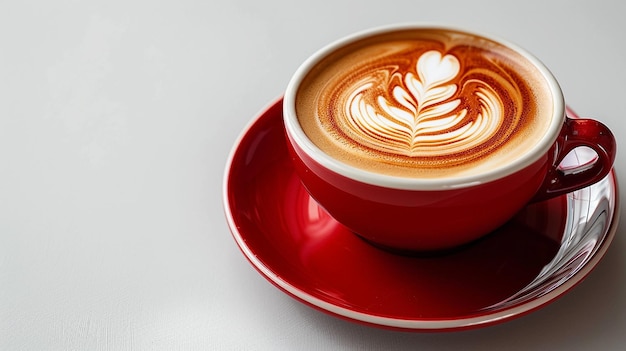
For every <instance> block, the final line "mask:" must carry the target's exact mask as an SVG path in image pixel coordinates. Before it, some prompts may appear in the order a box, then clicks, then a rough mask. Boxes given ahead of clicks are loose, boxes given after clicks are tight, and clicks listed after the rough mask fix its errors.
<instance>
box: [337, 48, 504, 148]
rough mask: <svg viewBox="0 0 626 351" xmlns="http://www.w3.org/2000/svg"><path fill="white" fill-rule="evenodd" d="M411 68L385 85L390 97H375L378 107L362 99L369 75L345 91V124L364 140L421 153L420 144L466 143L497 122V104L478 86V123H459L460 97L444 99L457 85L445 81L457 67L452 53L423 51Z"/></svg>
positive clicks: (461, 115) (478, 138) (464, 112)
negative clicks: (347, 93) (399, 82)
mask: <svg viewBox="0 0 626 351" xmlns="http://www.w3.org/2000/svg"><path fill="white" fill-rule="evenodd" d="M415 68H416V73H417V74H414V73H413V72H407V73H406V74H405V75H404V77H403V78H402V83H403V86H401V85H396V86H394V87H393V88H392V89H391V97H392V98H393V100H394V101H393V102H390V101H388V100H387V98H385V97H384V96H382V95H381V96H378V97H377V98H376V100H375V101H376V104H377V105H378V106H371V105H370V104H368V103H367V102H366V100H367V99H365V98H364V97H363V94H364V93H365V91H367V90H368V89H369V88H371V87H372V86H373V83H372V81H370V80H368V81H367V83H365V84H363V85H362V86H361V87H360V88H359V89H356V90H355V91H354V92H353V93H352V94H351V96H350V98H349V99H348V105H347V106H346V114H347V117H348V118H347V119H348V124H350V125H351V126H352V130H353V133H355V134H356V135H360V136H361V139H363V140H362V141H363V142H364V143H365V144H367V145H369V146H370V147H374V148H376V149H379V150H384V151H387V152H392V153H396V154H403V155H406V156H415V155H417V154H424V152H423V149H424V148H425V147H432V146H442V145H446V147H448V148H450V149H458V147H459V146H461V145H464V146H466V147H470V146H471V145H475V144H476V143H477V142H481V141H484V140H485V137H486V135H488V134H489V133H490V132H493V125H494V123H495V124H498V122H497V121H493V117H497V114H494V113H493V112H494V111H493V110H497V109H498V108H497V107H495V108H494V105H496V106H497V105H498V103H499V99H498V98H497V96H496V94H495V92H493V91H489V90H484V89H483V90H481V91H479V92H478V93H477V95H478V96H479V99H480V100H481V101H482V102H483V106H482V113H481V114H480V118H479V119H483V120H482V121H475V122H478V123H473V122H469V123H464V124H463V123H462V122H463V120H464V117H465V116H466V115H467V110H466V109H461V110H458V111H457V109H458V107H459V105H460V103H461V100H460V99H454V100H450V99H451V98H452V97H453V96H454V94H455V93H456V92H457V89H458V87H457V85H456V84H455V83H451V82H450V81H452V80H453V79H454V78H455V77H456V76H457V75H458V74H459V72H460V68H461V67H460V63H459V61H458V59H457V58H456V57H454V56H453V55H449V54H448V55H442V54H441V53H440V52H438V51H435V50H432V51H428V52H425V53H424V54H422V55H421V56H420V57H419V59H418V60H417V62H416V65H415ZM455 111H456V112H455ZM485 119H486V120H485ZM496 119H497V118H496ZM489 120H491V123H489V122H488V121H489ZM483 128H484V129H485V130H481V129H483ZM455 144H456V145H455ZM420 150H421V151H420ZM457 151H458V150H457ZM426 153H427V152H426Z"/></svg>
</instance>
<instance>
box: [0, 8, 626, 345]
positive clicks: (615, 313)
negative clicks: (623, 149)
mask: <svg viewBox="0 0 626 351" xmlns="http://www.w3.org/2000/svg"><path fill="white" fill-rule="evenodd" d="M625 13H626V3H625V2H619V1H597V0H596V1H565V0H563V1H549V0H541V1H529V0H527V1H510V2H506V1H477V0H474V1H451V0H449V1H434V0H431V1H417V0H407V1H396V0H385V1H365V0H362V1H352V2H349V1H343V0H328V1H326V0H316V1H278V0H267V1H252V0H251V1H228V2H223V3H219V2H216V1H210V0H209V1H207V0H202V1H190V0H177V1H174V0H171V1H130V0H125V1H78V0H75V1H69V0H68V1H2V2H1V3H0V350H207V349H219V350H231V349H234V350H265V349H268V350H269V349H271V350H281V349H283V350H296V349H298V350H306V349H319V350H322V349H334V350H342V349H348V350H350V349H358V350H369V349H371V350H379V349H411V350H415V349H420V350H421V349H437V350H459V349H463V350H471V349H476V350H484V349H491V350H504V349H506V350H566V349H567V350H617V349H622V348H621V347H623V345H624V342H626V332H625V331H626V279H625V278H626V236H625V235H624V234H625V233H624V231H625V230H626V226H621V227H620V229H618V232H617V236H616V239H615V241H614V243H613V245H612V246H611V248H610V249H609V251H608V253H607V255H606V256H605V258H604V260H603V261H602V262H601V263H600V265H599V266H598V267H597V268H596V270H595V271H593V272H592V274H591V275H590V276H589V277H588V278H587V279H586V280H585V281H584V282H583V283H582V284H580V285H579V286H577V287H576V288H575V289H574V290H573V291H571V292H570V293H569V294H567V295H566V296H564V297H563V298H561V299H559V300H558V301H556V302H555V303H553V304H551V305H549V306H547V307H546V308H543V309H541V310H539V311H537V312H535V313H532V314H530V315H528V316H525V317H522V318H520V319H516V320H513V321H511V322H508V323H505V324H501V325H497V326H494V327H489V328H486V329H479V330H474V331H465V332H456V333H443V334H415V333H402V332H394V331H386V330H379V329H376V328H371V327H366V326H361V325H356V324H353V323H350V322H346V321H343V320H339V319H337V318H334V317H331V316H328V315H326V314H323V313H321V312H318V311H316V310H313V309H311V308H309V307H307V306H304V305H302V304H300V303H299V302H297V301H295V300H293V299H291V298H290V297H288V296H286V295H285V294H283V293H282V292H280V291H279V290H278V289H276V288H275V287H274V286H272V285H271V284H270V283H268V282H267V281H266V280H265V279H264V278H263V277H261V276H260V275H259V274H258V273H257V272H256V271H255V270H254V269H253V268H252V266H251V265H250V264H249V263H248V262H247V261H246V259H245V258H244V257H243V255H242V254H241V253H240V251H239V250H238V248H237V246H236V244H235V242H234V240H233V239H232V237H231V234H230V232H229V230H228V228H227V225H226V221H225V219H224V212H223V207H222V198H221V187H222V179H223V170H224V166H225V162H226V158H227V155H228V152H229V151H230V149H231V148H232V146H233V143H234V141H235V139H236V137H237V136H238V135H239V133H240V132H241V130H242V129H243V128H244V126H245V125H246V124H247V123H248V122H249V121H250V120H251V119H252V117H253V116H254V115H255V114H256V113H257V111H259V110H260V109H261V108H262V107H263V106H265V105H266V104H267V103H268V102H269V101H270V100H273V99H274V98H276V97H277V96H279V95H280V94H281V93H282V92H283V90H284V88H285V86H286V85H287V82H288V79H289V77H290V76H291V74H292V73H293V72H294V71H295V69H296V68H297V66H298V65H299V64H300V63H301V62H302V61H303V60H304V59H305V58H306V57H307V56H308V55H310V54H311V53H312V52H313V51H315V50H317V49H318V48H319V47H321V46H322V45H324V44H326V43H328V42H330V41H332V40H335V39H337V38H339V37H342V36H344V35H347V34H349V33H352V32H354V31H358V30H362V29H366V28H370V27H374V26H379V25H385V24H391V23H396V22H415V21H428V22H432V21H435V22H441V23H447V24H452V25H457V26H463V27H468V28H472V29H476V30H479V31H484V32H488V33H492V34H495V35H498V36H501V37H504V38H507V39H509V40H511V41H513V42H515V43H517V44H519V45H521V46H523V47H525V48H526V49H528V50H529V51H531V52H532V53H534V54H535V55H536V56H538V57H539V58H540V59H541V60H542V61H543V62H544V63H545V64H546V65H547V66H548V67H550V69H551V70H552V71H553V73H554V74H555V76H556V77H557V79H558V80H559V81H560V83H561V85H562V88H563V91H564V93H565V96H566V99H567V101H568V103H569V104H570V105H571V106H572V107H573V108H574V109H575V110H576V111H577V112H578V113H579V114H580V115H581V116H589V117H594V118H597V119H599V120H601V121H603V122H604V123H606V124H607V125H608V126H609V127H610V128H612V129H613V130H614V132H615V134H616V136H617V138H618V140H619V141H623V140H624V138H625V137H626V123H624V121H623V119H624V118H626V113H625V112H624V110H625V109H624V106H625V103H626V88H625V85H624V82H626V69H625V65H626V42H625V41H624V35H625V34H626V20H625V19H624V14H625ZM625 157H626V156H625V155H624V153H619V154H618V156H617V161H616V171H617V174H618V177H619V181H620V183H626V179H625V178H624V177H626V169H625V168H624V159H625ZM620 198H621V196H620ZM622 218H623V220H626V216H622ZM623 220H622V221H623Z"/></svg>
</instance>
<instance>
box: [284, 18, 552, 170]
mask: <svg viewBox="0 0 626 351" xmlns="http://www.w3.org/2000/svg"><path fill="white" fill-rule="evenodd" d="M296 111H297V115H298V119H299V122H300V124H301V126H302V128H303V130H304V131H305V133H306V134H307V136H308V137H309V138H310V139H311V140H312V141H313V143H315V144H316V145H317V146H318V147H319V148H320V149H322V150H323V151H324V152H325V153H327V154H329V155H331V156H332V157H334V158H336V159H339V160H341V161H342V162H345V163H347V164H349V165H352V166H355V167H357V168H361V169H365V170H368V171H372V172H376V173H382V174H387V175H393V176H404V177H424V178H429V177H445V176H462V175H468V174H474V173H478V172H483V171H485V170H490V169H492V168H494V167H499V166H501V165H502V164H503V163H509V162H512V161H513V160H514V159H516V158H518V157H519V156H521V155H523V154H524V153H526V152H528V150H530V149H531V148H532V147H533V146H534V145H535V144H536V143H537V140H539V139H540V138H541V137H542V136H543V135H544V133H545V131H546V130H547V128H548V125H549V124H550V119H551V116H552V112H553V111H552V100H551V92H550V91H549V88H548V86H547V83H546V82H545V80H544V78H543V76H542V75H541V73H540V72H539V71H538V70H536V68H535V67H534V66H533V65H532V63H530V62H528V61H527V60H526V59H525V58H524V57H522V56H521V55H520V54H518V53H517V52H515V51H513V50H511V49H509V48H507V47H505V46H502V45H500V44H498V43H495V42H493V41H490V40H488V39H486V38H482V37H478V36H473V35H467V34H463V33H458V32H450V31H441V30H408V31H399V32H394V33H390V34H383V35H378V36H375V37H372V38H369V39H364V40H361V41H357V42H355V43H352V44H350V45H347V46H344V47H343V48H341V49H339V50H336V51H335V52H333V53H331V54H330V55H328V56H326V57H325V58H324V59H323V60H321V61H320V62H319V63H317V64H316V65H315V66H314V67H313V68H312V69H311V71H310V73H309V74H308V75H307V76H306V77H305V79H304V80H303V81H302V84H301V86H300V88H299V90H298V92H297V97H296Z"/></svg>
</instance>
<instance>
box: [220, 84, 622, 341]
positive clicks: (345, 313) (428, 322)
mask: <svg viewBox="0 0 626 351" xmlns="http://www.w3.org/2000/svg"><path fill="white" fill-rule="evenodd" d="M282 100H283V96H282V95H281V96H279V97H276V98H274V99H272V100H271V101H270V102H269V103H268V104H266V105H265V106H264V107H263V108H261V109H260V110H259V112H257V113H256V114H255V115H254V117H253V118H252V119H251V120H250V121H249V122H248V123H247V124H246V126H245V127H244V129H243V130H242V132H241V133H240V134H239V136H238V137H237V139H236V140H235V142H234V145H233V147H232V149H231V150H230V153H229V155H228V159H227V162H226V167H225V168H224V178H223V186H222V200H223V205H224V211H225V215H226V220H227V223H228V227H229V229H230V232H231V234H232V236H233V238H234V239H235V242H236V244H237V246H238V247H239V249H240V251H241V252H242V253H243V255H244V256H245V257H246V259H247V260H248V261H249V262H250V263H251V264H252V266H253V267H254V268H255V269H256V270H257V271H258V272H259V273H260V274H261V275H262V276H263V277H264V278H266V279H267V280H268V281H269V282H270V283H272V284H273V285H274V286H276V287H277V288H279V289H280V290H282V291H283V292H285V293H287V295H289V296H291V297H293V298H295V299H297V300H299V301H301V302H303V303H305V304H307V305H308V306H310V307H313V308H315V309H318V310H320V311H322V312H325V313H329V314H331V315H334V316H336V317H339V318H342V319H346V320H349V321H352V322H357V323H360V324H366V325H372V326H376V327H383V328H388V329H395V330H407V331H453V330H464V329H474V328H479V327H485V326H488V325H493V324H498V323H502V322H505V321H508V320H510V319H513V318H517V317H521V316H524V315H526V314H529V313H531V312H533V311H535V310H537V309H540V308H542V307H544V306H546V305H547V304H549V303H551V302H554V301H556V300H558V299H559V298H560V297H561V296H563V295H564V294H565V293H567V292H569V291H570V290H571V289H573V288H574V287H575V286H576V285H578V284H579V283H581V282H582V281H583V280H585V278H586V277H587V276H588V275H589V274H590V273H591V272H592V271H593V269H595V268H596V266H597V265H598V263H599V262H600V261H601V260H602V258H604V256H605V255H606V252H607V251H608V248H609V247H610V245H611V243H612V241H613V239H614V237H615V234H616V231H617V227H618V225H617V223H618V222H619V217H620V205H621V204H620V199H619V196H615V203H614V209H613V216H612V217H611V219H610V225H609V228H608V229H607V230H606V231H605V233H604V235H603V236H602V243H601V244H600V245H599V246H598V247H597V250H596V251H595V252H594V253H593V256H592V257H591V258H590V259H589V260H588V261H587V262H586V263H585V264H584V265H583V266H582V267H581V268H580V269H579V270H578V271H577V272H576V273H575V274H573V275H572V276H570V277H568V278H567V279H566V280H565V281H564V282H562V283H561V284H560V285H559V286H557V287H556V288H554V289H553V290H551V291H549V292H548V293H546V294H545V295H542V296H540V297H537V298H534V299H531V300H529V301H524V302H520V303H519V304H515V305H512V306H509V307H506V308H503V309H501V310H497V311H493V312H486V313H481V314H473V315H470V316H467V317H462V316H461V317H459V318H455V317H444V318H424V319H413V318H410V319H409V318H394V317H388V316H381V315H375V314H369V313H364V312H359V311H355V310H352V309H349V308H346V307H341V306H338V305H335V304H332V303H330V302H327V301H324V300H323V299H320V298H318V297H315V296H313V295H311V294H309V293H307V292H306V291H304V290H302V289H299V288H297V287H296V286H294V285H292V284H290V283H289V282H288V281H287V280H285V279H282V278H281V277H280V275H278V274H276V273H275V272H274V271H273V270H272V269H271V268H270V267H268V266H267V265H266V264H265V263H264V262H263V261H262V260H260V259H259V258H258V257H257V255H255V253H254V251H253V250H252V249H251V248H250V247H249V246H248V245H247V243H246V240H245V239H244V235H243V234H242V233H241V232H240V231H239V229H238V226H237V223H235V219H234V217H235V216H234V215H233V208H232V204H231V202H230V196H229V192H228V187H229V183H230V179H231V170H232V167H233V165H234V158H235V155H236V153H237V152H238V151H239V149H240V147H241V144H242V141H243V140H244V139H245V138H246V137H247V136H248V135H249V133H250V132H251V129H252V128H253V127H254V126H255V125H256V124H257V123H258V122H259V121H260V120H261V119H262V118H263V117H264V116H265V115H266V114H267V113H268V112H269V111H270V110H271V109H272V108H277V106H276V105H280V106H278V108H280V109H282ZM568 112H571V111H570V109H569V108H568ZM608 177H611V178H612V186H611V189H612V190H613V193H614V194H618V193H619V185H618V183H617V178H616V175H615V169H614V168H613V169H612V170H611V172H610V173H609V176H607V178H608ZM603 181H606V179H605V180H603Z"/></svg>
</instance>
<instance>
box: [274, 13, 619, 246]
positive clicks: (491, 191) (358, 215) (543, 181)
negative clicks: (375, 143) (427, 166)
mask: <svg viewBox="0 0 626 351" xmlns="http://www.w3.org/2000/svg"><path fill="white" fill-rule="evenodd" d="M407 28H420V26H414V25H410V26H405V25H403V26H392V27H385V28H379V29H374V30H370V31H366V32H362V33H358V34H355V35H352V36H349V37H347V38H345V39H342V40H339V41H337V42H335V43H333V44H330V45H329V46H327V47H325V48H323V49H322V50H320V51H318V52H317V53H315V54H314V55H313V56H312V57H311V58H309V60H307V61H305V63H304V64H303V65H302V66H301V67H300V68H299V69H298V71H297V72H296V73H295V75H294V76H293V78H292V80H291V81H290V83H289V85H288V87H287V90H286V93H285V97H284V105H283V113H284V124H285V130H286V135H287V139H288V146H289V149H290V152H291V155H292V158H293V161H294V165H295V168H296V171H297V173H298V175H299V177H300V179H301V181H302V183H303V185H304V186H305V188H306V189H307V191H308V192H309V193H310V195H311V196H312V197H313V198H314V199H315V200H316V201H317V202H318V203H319V204H320V205H321V206H322V207H323V208H324V209H326V210H327V211H328V213H329V214H330V215H331V216H333V217H334V218H335V219H336V220H337V221H338V222H340V223H342V224H343V225H345V226H346V227H347V228H348V229H350V230H351V231H352V232H354V233H355V234H358V235H359V236H361V237H362V238H364V239H365V240H367V241H369V242H371V243H373V244H375V245H377V246H380V247H383V248H390V249H393V250H400V251H429V250H442V249H449V248H452V247H456V246H459V245H462V244H466V243H469V242H471V241H473V240H476V239H478V238H480V237H482V236H484V235H486V234H488V233H490V232H491V231H493V230H494V229H496V228H497V227H499V226H501V225H502V224H504V223H505V222H506V221H508V220H509V219H510V218H512V217H513V216H514V215H515V213H517V212H518V211H519V210H520V209H522V208H523V207H524V206H525V205H526V204H528V203H529V202H532V201H541V200H545V199H548V198H551V197H555V196H559V195H562V194H565V193H568V192H571V191H574V190H577V189H580V188H584V187H587V186H589V185H591V184H593V183H595V182H597V181H599V180H601V179H603V178H604V177H605V176H606V175H607V174H608V173H609V172H610V170H611V168H612V165H613V161H614V158H615V153H616V143H615V139H614V137H613V135H612V133H611V131H610V130H609V129H608V128H607V127H606V126H604V125H603V124H602V123H600V122H598V121H595V120H590V119H570V118H568V117H567V116H566V106H565V103H564V98H563V94H562V92H561V89H560V88H559V85H558V83H557V81H556V79H555V78H554V77H553V75H552V74H551V73H550V72H549V70H548V69H547V68H546V67H545V66H544V65H543V64H542V63H541V62H539V61H538V60H537V59H536V58H534V57H533V56H532V55H530V54H529V53H528V52H526V51H525V50H523V49H522V48H519V47H517V46H515V45H514V44H511V43H508V42H506V41H503V40H502V39H496V38H493V37H489V36H485V35H484V34H480V35H481V36H483V37H487V38H490V39H491V40H494V41H496V42H498V43H500V44H504V45H506V46H508V47H509V48H512V49H514V50H515V51H516V52H518V53H520V54H521V55H522V56H523V57H524V58H526V59H527V60H528V61H529V62H531V63H532V64H533V65H534V66H535V67H536V68H537V69H538V70H539V71H541V72H542V74H543V75H544V78H545V80H546V82H547V84H548V85H549V89H550V91H551V93H552V104H553V107H554V108H553V116H551V118H552V119H551V122H550V127H549V128H548V130H547V132H546V134H545V135H544V136H543V137H542V138H540V140H538V141H537V145H535V147H534V148H533V149H532V151H530V152H528V153H526V154H524V155H521V156H520V157H518V158H517V159H516V160H515V161H514V162H511V163H509V164H506V165H505V166H503V167H500V168H494V169H491V170H489V171H485V172H483V173H480V174H474V175H471V176H467V177H457V178H452V179H448V178H446V179H432V178H431V179H420V178H407V177H394V176H389V175H384V174H378V173H373V172H368V171H365V170H363V169H360V168H356V167H354V166H350V165H347V164H345V163H343V162H341V161H339V160H337V159H335V158H333V157H331V156H329V155H328V154H326V153H324V152H323V151H321V150H320V149H319V148H318V147H317V146H316V145H315V144H314V143H313V142H312V141H311V140H310V139H309V138H308V137H307V135H306V134H305V133H304V131H303V129H302V128H301V126H300V125H299V123H298V117H297V115H296V108H295V100H296V93H297V91H298V87H299V84H300V83H301V81H302V79H303V78H304V77H305V76H306V75H307V74H308V73H309V72H310V69H311V67H312V66H314V65H315V63H316V62H318V61H319V60H320V59H322V58H324V57H325V55H327V54H328V53H329V52H332V51H334V50H336V49H337V48H340V47H343V46H345V45H347V44H349V43H351V42H353V41H355V40H359V39H360V38H363V37H367V36H369V35H373V34H377V33H380V32H384V31H394V30H398V29H407ZM455 30H458V29H455ZM580 146H585V147H589V148H591V149H593V150H594V151H595V152H596V153H597V157H596V158H595V159H594V160H592V161H590V162H589V163H587V164H585V165H583V166H581V167H579V168H577V169H574V170H568V171H567V172H564V171H563V170H562V169H561V168H559V164H560V162H561V160H562V159H563V158H564V157H565V156H566V155H567V154H568V153H569V152H570V151H571V150H573V149H575V148H577V147H580Z"/></svg>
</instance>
